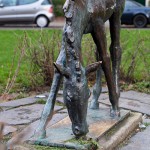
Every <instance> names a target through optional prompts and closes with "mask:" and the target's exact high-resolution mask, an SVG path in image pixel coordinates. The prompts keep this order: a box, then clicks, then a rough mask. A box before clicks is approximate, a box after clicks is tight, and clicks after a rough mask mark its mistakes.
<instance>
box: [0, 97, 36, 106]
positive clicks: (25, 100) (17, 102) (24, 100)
mask: <svg viewBox="0 0 150 150" xmlns="http://www.w3.org/2000/svg"><path fill="white" fill-rule="evenodd" d="M36 100H37V99H36V98H35V97H34V96H32V97H27V98H22V99H18V100H12V101H9V102H4V103H0V107H2V108H4V107H7V108H12V107H19V106H24V105H29V104H34V103H36Z"/></svg>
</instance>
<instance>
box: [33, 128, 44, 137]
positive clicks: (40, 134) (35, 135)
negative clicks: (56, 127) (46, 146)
mask: <svg viewBox="0 0 150 150" xmlns="http://www.w3.org/2000/svg"><path fill="white" fill-rule="evenodd" d="M33 138H34V139H44V138H46V130H41V131H35V133H34V135H33Z"/></svg>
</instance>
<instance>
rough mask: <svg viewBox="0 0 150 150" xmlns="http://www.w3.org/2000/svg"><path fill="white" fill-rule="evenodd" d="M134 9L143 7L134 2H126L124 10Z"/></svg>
mask: <svg viewBox="0 0 150 150" xmlns="http://www.w3.org/2000/svg"><path fill="white" fill-rule="evenodd" d="M135 7H143V5H141V4H139V3H136V2H131V1H126V5H125V8H126V9H127V8H135Z"/></svg>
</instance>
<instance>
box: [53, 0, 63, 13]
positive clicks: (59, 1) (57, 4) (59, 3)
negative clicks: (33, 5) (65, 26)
mask: <svg viewBox="0 0 150 150" xmlns="http://www.w3.org/2000/svg"><path fill="white" fill-rule="evenodd" d="M64 3H65V0H54V1H53V4H54V13H55V15H56V16H64V13H63V9H62V8H63V5H64Z"/></svg>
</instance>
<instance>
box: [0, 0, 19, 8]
mask: <svg viewBox="0 0 150 150" xmlns="http://www.w3.org/2000/svg"><path fill="white" fill-rule="evenodd" d="M16 2H17V0H1V2H0V3H1V4H3V5H4V7H9V6H16Z"/></svg>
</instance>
